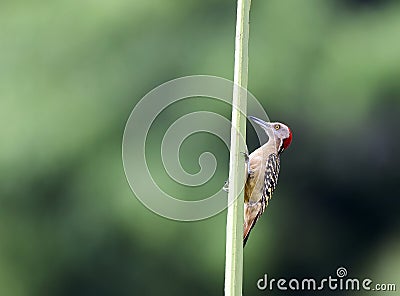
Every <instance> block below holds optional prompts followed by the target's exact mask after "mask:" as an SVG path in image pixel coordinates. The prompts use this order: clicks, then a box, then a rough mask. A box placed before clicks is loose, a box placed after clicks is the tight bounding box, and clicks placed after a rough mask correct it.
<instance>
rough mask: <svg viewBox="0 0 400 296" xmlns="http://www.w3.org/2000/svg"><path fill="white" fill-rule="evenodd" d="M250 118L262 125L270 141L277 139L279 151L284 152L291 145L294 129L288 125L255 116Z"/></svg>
mask: <svg viewBox="0 0 400 296" xmlns="http://www.w3.org/2000/svg"><path fill="white" fill-rule="evenodd" d="M249 118H250V119H251V120H253V121H254V122H255V123H257V124H258V125H259V126H261V127H262V129H263V130H264V131H265V132H266V133H267V135H268V137H269V138H270V141H271V140H273V141H275V143H276V148H277V150H278V153H282V152H283V150H285V149H286V148H288V147H289V145H290V143H291V142H292V131H291V130H290V128H289V127H288V126H287V125H285V124H283V123H280V122H266V121H264V120H261V119H259V118H257V117H254V116H249Z"/></svg>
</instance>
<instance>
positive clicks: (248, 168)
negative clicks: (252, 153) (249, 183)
mask: <svg viewBox="0 0 400 296" xmlns="http://www.w3.org/2000/svg"><path fill="white" fill-rule="evenodd" d="M240 153H242V154H243V155H244V161H245V162H246V165H247V174H248V175H249V176H250V177H252V176H253V174H254V172H253V171H252V170H251V169H250V158H249V154H248V153H247V152H240Z"/></svg>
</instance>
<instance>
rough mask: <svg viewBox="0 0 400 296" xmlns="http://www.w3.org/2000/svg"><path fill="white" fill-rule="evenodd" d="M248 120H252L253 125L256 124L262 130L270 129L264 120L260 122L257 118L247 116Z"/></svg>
mask: <svg viewBox="0 0 400 296" xmlns="http://www.w3.org/2000/svg"><path fill="white" fill-rule="evenodd" d="M249 118H250V119H251V120H253V121H254V122H255V123H257V124H258V125H259V126H261V127H263V128H270V125H269V123H268V122H265V121H264V120H261V119H259V118H257V117H254V116H249Z"/></svg>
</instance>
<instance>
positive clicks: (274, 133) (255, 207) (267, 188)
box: [243, 117, 292, 244]
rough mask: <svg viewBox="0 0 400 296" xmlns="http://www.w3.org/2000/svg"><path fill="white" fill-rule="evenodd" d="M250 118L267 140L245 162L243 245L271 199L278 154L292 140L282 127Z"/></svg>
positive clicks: (288, 131)
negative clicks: (266, 136) (259, 127)
mask: <svg viewBox="0 0 400 296" xmlns="http://www.w3.org/2000/svg"><path fill="white" fill-rule="evenodd" d="M250 118H251V119H252V120H253V121H254V122H256V123H257V124H259V125H260V126H261V127H262V128H263V129H264V131H265V132H266V133H267V135H268V138H269V140H268V142H267V143H265V144H264V145H263V146H261V147H260V148H258V149H256V150H255V151H254V152H253V153H251V154H250V155H249V157H248V158H247V159H246V161H247V167H246V170H247V172H248V174H247V179H246V185H245V190H244V203H245V204H244V225H243V228H244V229H243V244H246V241H247V239H248V237H249V234H250V231H251V230H252V229H253V227H254V225H255V224H256V222H257V220H258V219H259V218H260V216H261V215H262V214H263V213H264V211H265V208H266V206H267V205H268V202H269V200H270V199H271V198H272V194H273V192H274V190H275V188H276V186H277V183H278V177H279V170H280V154H281V153H282V152H283V151H284V150H285V149H286V148H287V147H288V146H289V145H290V143H291V141H292V133H291V131H290V129H289V128H288V127H287V126H286V125H284V124H282V123H278V122H275V123H270V122H265V121H263V120H260V119H258V118H255V117H250Z"/></svg>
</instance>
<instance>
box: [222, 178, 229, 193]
mask: <svg viewBox="0 0 400 296" xmlns="http://www.w3.org/2000/svg"><path fill="white" fill-rule="evenodd" d="M222 190H223V191H225V192H228V193H229V181H228V180H226V181H225V184H224V187H222Z"/></svg>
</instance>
